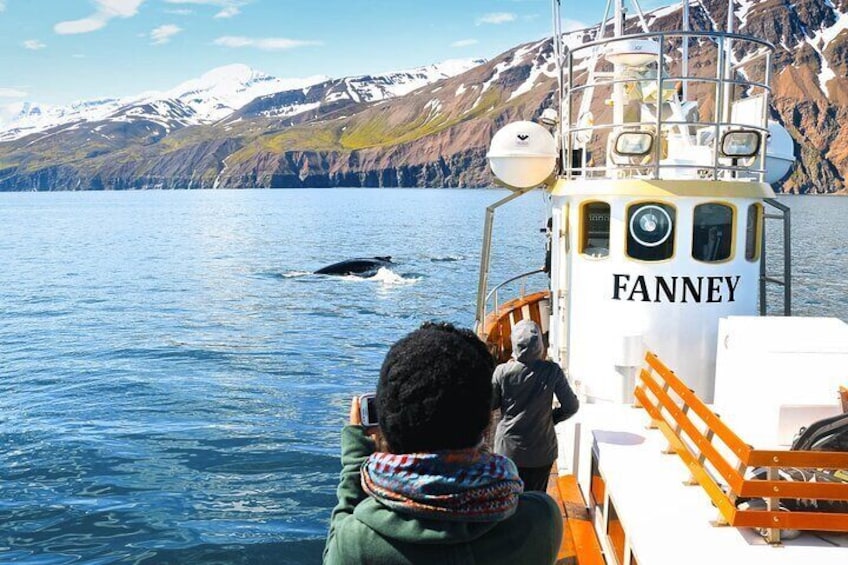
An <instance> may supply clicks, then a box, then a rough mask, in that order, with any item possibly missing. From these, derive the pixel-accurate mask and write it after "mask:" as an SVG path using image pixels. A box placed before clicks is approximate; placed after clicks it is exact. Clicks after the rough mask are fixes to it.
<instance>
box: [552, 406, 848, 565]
mask: <svg viewBox="0 0 848 565" xmlns="http://www.w3.org/2000/svg"><path fill="white" fill-rule="evenodd" d="M577 417H578V418H579V422H580V426H579V428H580V430H581V431H580V435H581V441H580V444H581V448H580V450H579V458H580V460H581V461H580V463H579V468H580V472H579V473H578V477H579V479H580V482H581V483H583V484H592V483H591V481H592V477H591V466H590V465H587V462H588V461H589V459H584V458H591V457H592V454H593V453H594V456H595V457H596V460H597V471H598V473H599V476H600V478H601V479H602V481H603V491H605V498H608V500H607V501H606V504H607V509H606V513H607V514H608V515H609V514H610V509H609V507H610V506H613V507H614V515H615V516H617V520H616V519H613V520H612V521H611V522H613V523H611V524H610V525H609V526H607V527H606V528H601V529H602V530H605V531H606V532H607V536H601V537H602V540H601V544H602V545H603V546H604V549H605V550H606V553H607V554H608V555H609V554H610V553H613V554H615V555H616V559H617V560H618V562H620V563H627V562H628V561H627V559H628V557H629V554H630V553H632V555H633V557H634V558H635V559H634V560H633V561H632V562H637V561H638V563H643V564H645V563H649V564H651V565H664V564H668V565H677V564H679V563H684V562H685V563H687V564H689V565H696V564H702V563H703V564H708V563H709V564H715V563H722V562H723V563H745V564H746V565H757V564H768V565H781V564H786V565H789V564H793V565H796V564H798V563H815V564H816V565H828V564H834V565H835V564H837V563H845V551H844V550H845V548H848V536H844V535H834V534H828V533H803V534H802V535H801V536H800V537H799V538H797V539H794V540H786V541H784V542H783V543H782V544H780V545H778V546H770V545H769V544H768V543H767V542H766V541H765V540H764V539H763V538H762V537H761V536H760V535H759V534H758V533H757V532H755V531H754V530H753V529H750V528H733V527H728V526H717V525H714V523H715V521H716V519H717V518H718V517H719V513H718V510H717V509H716V508H715V507H714V506H713V505H712V503H711V501H710V499H709V497H708V496H707V494H706V493H705V492H704V491H703V490H702V489H701V488H700V487H699V486H697V485H695V486H690V485H689V484H688V481H689V478H690V476H689V471H688V469H687V468H686V466H685V465H684V463H683V462H682V461H681V460H680V459H679V458H678V457H677V456H676V455H673V454H668V453H667V452H665V450H666V448H667V447H668V445H667V442H666V441H665V438H664V436H663V435H662V433H661V432H660V431H658V430H650V429H647V425H648V423H649V418H648V416H647V414H646V413H645V411H644V410H638V409H634V408H633V407H631V406H622V405H596V404H588V405H584V406H582V407H581V411H580V412H579V413H578V416H577ZM561 441H562V440H561ZM567 441H568V440H567V439H566V442H567ZM595 484H597V479H596V481H595ZM566 488H567V487H566ZM593 490H594V485H593ZM586 492H587V491H584V494H585V493H586ZM595 492H600V491H595ZM590 504H591V502H590ZM594 519H595V520H599V513H596V515H595V516H594ZM572 535H573V532H572ZM604 537H606V538H607V539H603V538H604ZM616 547H617V548H618V549H616ZM579 562H580V563H584V562H583V561H579ZM608 562H610V563H613V562H614V561H612V560H609V559H608Z"/></svg>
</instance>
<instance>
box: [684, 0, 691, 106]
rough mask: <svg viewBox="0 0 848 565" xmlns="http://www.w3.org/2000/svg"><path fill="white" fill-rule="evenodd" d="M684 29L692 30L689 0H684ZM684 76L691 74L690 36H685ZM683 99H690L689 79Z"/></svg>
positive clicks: (685, 83) (685, 84)
mask: <svg viewBox="0 0 848 565" xmlns="http://www.w3.org/2000/svg"><path fill="white" fill-rule="evenodd" d="M683 31H690V27H689V0H683ZM683 76H684V77H688V76H689V36H684V37H683ZM683 100H684V101H686V100H689V81H688V80H684V81H683Z"/></svg>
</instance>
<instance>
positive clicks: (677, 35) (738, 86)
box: [562, 30, 775, 182]
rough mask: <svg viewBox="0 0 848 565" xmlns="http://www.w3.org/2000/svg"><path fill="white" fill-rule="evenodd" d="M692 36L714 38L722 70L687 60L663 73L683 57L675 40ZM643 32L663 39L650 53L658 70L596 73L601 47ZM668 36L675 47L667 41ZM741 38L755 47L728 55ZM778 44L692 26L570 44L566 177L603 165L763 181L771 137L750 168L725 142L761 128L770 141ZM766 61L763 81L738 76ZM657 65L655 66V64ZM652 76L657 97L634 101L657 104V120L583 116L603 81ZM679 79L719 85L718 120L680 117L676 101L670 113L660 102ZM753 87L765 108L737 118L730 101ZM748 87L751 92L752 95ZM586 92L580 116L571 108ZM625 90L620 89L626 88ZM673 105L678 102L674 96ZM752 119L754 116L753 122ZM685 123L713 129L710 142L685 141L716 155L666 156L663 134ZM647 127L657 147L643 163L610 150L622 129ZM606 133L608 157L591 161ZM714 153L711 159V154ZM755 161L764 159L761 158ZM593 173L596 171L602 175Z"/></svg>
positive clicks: (618, 83) (653, 174) (633, 81)
mask: <svg viewBox="0 0 848 565" xmlns="http://www.w3.org/2000/svg"><path fill="white" fill-rule="evenodd" d="M693 38H694V39H699V38H700V39H703V38H706V39H709V40H711V41H712V42H713V43H714V44H715V45H716V48H717V57H718V64H717V68H716V73H715V74H714V75H712V73H711V75H712V76H708V75H707V74H703V75H699V74H697V73H698V71H694V73H692V72H690V70H689V67H688V66H687V65H685V64H684V71H683V72H682V73H680V72H675V73H674V75H673V76H665V75H664V71H663V69H665V68H666V67H668V68H669V69H671V63H670V62H669V61H671V62H677V60H678V58H677V55H676V51H675V50H674V49H673V46H674V45H676V44H677V43H679V42H684V43H685V42H688V41H689V40H691V39H693ZM643 39H649V40H652V41H654V42H655V43H656V46H657V53H656V54H653V53H652V54H651V57H652V58H653V59H654V61H653V63H651V64H652V65H653V64H655V65H656V69H655V70H654V71H653V73H652V74H656V76H655V77H651V76H650V75H647V74H646V75H645V76H621V75H617V74H610V73H608V72H603V73H598V72H595V70H594V69H595V67H596V66H597V64H598V58H599V57H601V56H602V54H603V47H605V46H610V45H613V44H615V43H617V42H622V41H633V40H643ZM669 42H670V45H671V46H672V47H669ZM742 43H744V44H747V45H749V46H751V49H752V50H753V51H754V53H753V54H752V55H750V56H748V57H746V58H745V60H744V61H733V60H732V58H731V56H730V53H731V45H733V46H738V45H739V44H742ZM774 49H775V48H774V45H773V44H772V43H771V42H769V41H766V40H762V39H759V38H756V37H751V36H747V35H743V34H738V33H728V32H719V31H689V30H684V31H670V32H664V31H663V32H646V33H637V34H626V35H622V36H616V37H608V38H602V39H598V40H596V41H591V42H588V43H584V44H582V45H579V46H576V47H574V48H572V49H571V50H570V51H569V52H568V53H567V61H566V63H567V81H566V85H567V88H566V92H565V99H566V100H565V102H566V109H567V116H565V117H564V119H563V123H562V134H563V136H564V140H565V143H564V149H565V151H566V155H565V156H564V157H563V161H562V162H563V164H564V173H565V176H566V178H573V177H574V176H575V175H583V176H584V177H585V176H587V175H589V174H590V173H594V172H595V171H599V172H600V174H601V175H603V176H605V177H610V176H611V175H612V176H613V177H615V178H620V177H621V175H622V174H629V175H637V176H640V177H646V178H654V179H659V178H665V177H666V176H668V178H678V177H679V176H680V175H681V174H682V175H684V177H686V178H688V177H689V176H693V175H694V176H697V177H698V178H704V176H705V175H708V176H709V177H710V178H712V179H714V180H718V179H720V178H730V179H733V180H741V179H745V180H759V181H760V182H763V180H764V178H765V174H766V168H765V163H766V143H764V142H761V143H760V147H759V150H758V153H757V156H756V157H757V159H756V160H753V163H752V166H747V167H744V166H743V167H740V166H739V165H738V163H737V161H738V160H737V159H735V158H734V157H733V156H728V155H724V154H723V153H722V152H721V150H720V147H719V143H720V140H721V137H722V135H723V134H724V133H725V132H727V131H732V130H735V129H744V130H753V131H756V132H758V133H759V135H760V137H761V140H765V138H766V137H767V135H768V128H767V120H768V112H767V108H768V104H769V97H770V93H771V88H770V87H769V81H770V77H771V61H772V57H773V52H774ZM586 59H589V60H591V63H590V65H589V78H588V79H587V81H586V82H585V83H583V82H582V81H577V80H575V76H574V74H575V72H577V70H578V69H579V70H581V71H582V70H585V65H584V64H583V63H581V64H580V65H579V66H577V65H576V64H575V62H576V61H585V60H586ZM763 61H764V67H765V68H764V71H763V72H764V75H763V77H764V80H754V78H755V77H752V78H750V79H749V78H748V77H747V76H745V75H742V76H741V77H740V75H739V73H741V72H742V69H744V68H745V67H748V66H751V65H762V64H763ZM667 63H668V65H667ZM575 67H577V68H575ZM616 68H618V67H616ZM651 68H652V69H653V67H651ZM651 83H654V84H653V86H643V88H651V89H653V88H656V94H655V96H656V101H653V100H652V99H651V100H650V101H649V100H646V99H644V98H641V97H640V98H638V99H636V98H634V99H633V100H631V101H635V100H639V99H641V100H642V104H643V105H644V104H648V105H655V106H656V111H655V114H656V117H655V118H651V119H652V120H653V121H650V122H649V121H643V120H639V121H634V122H627V123H626V124H619V123H603V124H591V123H584V119H585V115H584V114H585V113H586V112H587V111H588V106H587V103H586V102H587V100H589V99H591V98H592V95H593V93H594V92H595V91H596V89H597V88H599V87H606V88H613V89H620V88H622V87H623V86H625V85H628V84H629V85H635V87H639V86H640V85H650V84H651ZM675 83H682V84H684V85H685V87H686V88H685V89H684V90H687V91H688V87H689V85H690V84H693V83H694V84H701V85H705V86H706V85H714V87H715V115H714V116H713V117H714V119H713V120H709V121H703V120H698V121H697V122H688V121H681V119H680V118H684V119H685V116H682V115H679V114H680V112H681V110H680V106H679V105H678V106H677V107H676V108H677V110H676V111H675V110H674V108H672V116H671V117H672V118H673V119H670V120H669V119H667V118H666V117H664V116H663V111H662V106H663V105H664V104H666V103H667V102H669V100H667V99H666V95H665V92H666V91H667V90H668V88H669V86H670V85H672V84H675ZM752 89H755V90H757V91H762V97H763V110H762V115H758V116H756V119H755V120H750V119H739V118H736V119H731V106H732V105H733V104H734V103H735V102H736V101H738V100H741V99H744V98H745V97H746V96H747V95H750V94H751V92H752ZM616 92H618V90H616ZM637 92H640V91H637ZM736 92H739V93H742V94H741V95H738V96H737V95H736V94H735V93H736ZM744 93H747V95H746V94H744ZM581 95H582V97H583V99H582V100H581V102H580V104H579V107H580V109H579V115H577V116H575V115H574V114H573V108H575V107H576V106H577V104H576V102H577V98H578V97H579V96H581ZM619 96H621V94H620V93H619ZM652 96H653V95H652ZM616 100H617V102H618V103H624V101H623V100H618V99H616ZM672 106H674V103H673V102H672ZM649 111H650V112H654V110H653V109H649ZM675 112H676V113H677V114H678V115H677V116H675ZM637 119H638V118H637ZM575 120H576V121H575ZM613 121H614V122H620V121H621V119H620V118H618V119H614V120H613ZM752 121H753V122H754V123H751V122H752ZM687 126H688V127H690V128H691V127H701V128H702V129H707V128H712V129H713V136H712V141H711V142H706V141H705V142H703V143H700V142H699V141H698V138H697V137H696V138H695V139H693V140H692V141H687V144H688V143H693V144H695V145H698V146H699V147H708V148H709V149H710V155H709V156H707V155H706V154H703V153H701V154H697V155H698V156H697V157H696V158H695V162H693V161H691V160H689V161H687V159H685V158H679V155H678V156H677V157H674V156H673V157H671V158H668V156H667V155H666V156H665V157H664V156H663V151H667V150H666V149H664V147H667V146H665V145H663V143H664V142H665V141H664V140H666V139H667V137H666V136H667V135H671V133H672V132H673V131H674V130H675V128H677V129H678V130H680V132H679V133H680V134H683V133H684V128H686V127H687ZM646 127H647V128H648V131H653V132H654V135H655V137H656V139H655V142H654V143H653V148H652V150H651V153H650V154H649V155H648V156H647V157H646V159H645V160H643V162H641V163H639V164H633V163H626V162H625V163H621V162H616V160H615V159H614V155H613V154H612V153H611V152H610V151H611V149H610V143H611V142H612V139H613V136H614V135H615V133H616V132H617V131H619V130H620V129H621V128H637V129H638V128H643V130H644V128H646ZM596 132H598V134H599V135H600V136H601V137H600V139H598V138H595V139H594V140H593V139H592V138H593V137H594V135H595V133H596ZM691 135H692V134H691V133H690V132H688V131H687V133H686V134H685V135H684V137H685V136H689V137H691ZM604 138H606V152H607V156H606V159H604V161H603V162H604V163H605V166H603V167H591V168H590V167H589V162H588V161H587V153H586V151H587V150H588V149H587V148H588V147H590V146H592V147H594V148H595V149H597V148H600V151H601V152H602V151H603V146H604ZM575 147H576V148H578V149H580V148H582V149H584V152H583V162H582V163H580V164H572V161H571V159H570V158H567V157H568V156H569V155H571V154H573V151H574V149H575ZM678 153H679V152H678ZM708 158H709V161H708V160H707V159H708ZM756 163H759V165H757V164H756ZM616 175H617V176H616ZM593 176H597V174H595V175H593Z"/></svg>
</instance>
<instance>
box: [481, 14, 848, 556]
mask: <svg viewBox="0 0 848 565" xmlns="http://www.w3.org/2000/svg"><path fill="white" fill-rule="evenodd" d="M689 4H690V1H689V0H683V2H681V6H680V9H681V13H682V15H683V17H682V18H681V21H682V25H681V29H678V30H672V31H669V30H668V29H664V30H654V29H651V28H650V26H649V25H648V23H647V22H648V20H649V18H646V16H645V14H644V13H643V11H642V10H641V7H640V5H639V3H638V1H635V0H634V1H626V0H607V2H606V9H605V12H604V15H603V19H602V20H601V24H600V26H599V27H598V28H596V30H597V31H596V32H595V37H593V38H592V39H591V41H586V42H581V41H571V42H570V43H569V44H566V41H565V39H564V35H563V33H562V30H561V29H560V25H559V22H560V19H561V14H560V10H561V7H560V3H559V1H558V0H554V1H553V13H554V33H553V51H554V59H555V63H556V65H555V66H556V72H557V76H558V77H559V85H558V93H557V96H556V97H555V98H554V100H555V103H554V106H555V107H554V108H550V109H546V110H545V111H544V112H542V113H541V115H540V116H538V118H537V120H536V121H529V120H528V121H519V122H515V123H511V124H508V125H506V126H505V127H503V128H502V129H501V130H499V131H498V132H497V133H496V134H495V135H494V136H493V138H492V142H491V147H490V149H489V152H488V155H487V157H488V160H489V163H490V166H491V168H492V171H493V173H494V175H495V177H496V178H497V179H498V180H499V182H500V183H501V184H502V185H503V186H505V187H507V188H509V189H510V191H511V192H510V194H509V195H507V196H506V197H505V198H503V199H501V200H499V201H498V202H495V203H494V204H492V205H491V206H490V207H489V208H487V210H486V217H485V224H484V234H483V248H482V253H481V265H480V277H479V283H478V289H477V310H476V330H477V332H478V335H479V336H480V337H481V339H483V340H484V341H485V342H486V343H487V344H488V345H489V347H490V349H491V350H492V352H493V354H494V355H495V356H497V357H498V359H499V360H500V361H504V360H506V359H508V358H509V356H510V353H511V350H510V349H511V345H510V339H509V336H510V330H511V328H512V327H513V326H514V325H515V323H516V322H518V321H519V320H522V319H532V320H534V321H536V322H537V323H538V324H539V326H540V327H541V329H542V332H543V333H544V335H545V339H546V345H547V352H548V357H549V358H550V359H551V360H553V361H555V362H557V363H558V364H560V366H561V367H562V368H563V370H564V372H565V374H566V375H567V378H568V379H569V382H570V384H571V385H572V387H573V388H574V390H575V391H576V392H577V394H578V396H579V397H580V399H581V401H582V402H581V409H580V411H579V412H578V414H577V415H576V416H575V417H574V418H572V419H570V420H568V421H567V422H565V423H562V424H560V425H559V426H558V428H557V434H558V437H559V445H560V457H559V459H558V461H557V464H556V473H557V479H556V481H554V482H553V483H552V484H553V487H552V489H551V493H552V494H553V495H554V496H555V497H557V498H558V500H560V502H561V505H562V509H563V514H564V519H565V524H566V528H565V534H564V538H563V542H562V549H561V552H560V557H561V562H576V563H580V564H585V563H607V564H617V565H631V564H636V563H638V564H640V565H660V564H666V563H668V564H672V563H673V564H677V563H687V564H693V563H711V564H714V563H721V562H725V563H774V564H781V563H793V564H797V563H805V562H806V563H815V564H816V565H822V564H829V563H845V562H846V560H848V475H846V471H845V470H846V469H848V453H846V452H840V451H835V450H831V449H824V450H818V451H809V450H798V449H794V450H793V449H791V444H792V442H793V439H794V438H795V437H796V435H797V434H798V432H799V431H801V430H802V429H803V428H809V427H810V426H811V425H812V424H813V423H814V422H818V421H822V420H825V421H827V419H831V420H833V419H834V418H837V417H838V416H839V415H840V414H842V413H844V412H845V411H848V391H846V389H845V386H846V385H848V324H845V323H844V322H842V321H841V320H838V319H836V318H804V317H795V316H792V315H791V311H792V305H791V261H790V254H789V251H790V249H789V247H790V244H791V240H790V219H791V210H790V209H789V207H787V206H786V205H785V204H784V203H783V202H781V200H780V199H778V198H777V197H776V195H775V192H774V190H773V188H772V186H771V185H772V184H773V183H775V182H777V181H779V180H780V179H781V178H782V177H784V176H785V175H786V173H787V172H788V171H789V170H790V168H791V167H792V165H793V161H794V156H793V155H794V144H793V141H792V139H791V137H790V136H789V134H788V133H787V132H786V130H785V129H784V128H783V127H782V126H781V125H780V124H778V123H775V122H772V121H770V120H769V115H770V114H769V98H770V88H769V81H770V78H771V74H772V66H773V62H774V57H775V55H774V46H773V45H771V44H770V43H769V42H767V41H765V40H763V39H760V38H756V37H752V36H749V35H745V34H743V33H737V32H736V31H735V30H734V28H733V22H734V19H733V18H734V16H733V13H734V10H733V2H732V0H729V1H728V8H727V13H728V21H727V26H726V29H725V30H723V31H714V30H710V31H699V30H695V29H692V26H690V25H689V20H690V14H689V8H690V6H689ZM628 9H630V10H631V12H632V15H630V16H628ZM538 190H542V191H544V192H545V193H546V198H547V200H548V201H549V220H548V224H547V228H546V232H547V248H548V249H547V259H546V266H545V268H542V269H537V270H533V271H530V272H528V273H519V274H516V275H515V276H513V277H510V278H509V279H507V280H506V281H503V282H499V283H497V284H490V281H489V272H490V264H491V260H492V255H493V249H492V230H493V224H494V221H495V214H496V211H497V209H498V208H500V207H501V206H504V205H506V204H508V203H509V202H511V201H514V200H515V199H517V198H520V197H522V196H524V195H526V194H529V193H531V192H534V191H538ZM767 221H769V222H772V223H771V224H770V226H773V228H774V229H770V230H766V222H767ZM537 227H538V226H532V227H530V229H534V230H535V229H536V228H537ZM781 232H782V236H783V237H778V238H775V240H774V241H771V242H770V244H769V247H768V249H769V250H770V251H769V256H768V258H767V257H766V253H765V250H766V241H765V238H766V234H767V233H769V234H774V233H778V234H780V233H781ZM775 250H777V251H775ZM540 254H541V252H540ZM767 259H768V260H767ZM519 284H520V285H521V286H522V290H521V291H520V292H516V295H514V296H511V297H508V298H509V299H508V300H506V301H505V302H501V299H502V298H504V296H506V295H507V289H508V288H511V287H514V286H517V285H519ZM533 285H535V287H534V286H533ZM524 289H527V290H526V291H525V290H524ZM790 470H801V471H799V472H802V475H801V478H800V479H799V478H798V477H797V476H791V473H790ZM804 470H806V474H803V471H804ZM805 477H806V478H805ZM809 477H815V479H810V478H809ZM778 548H779V549H778Z"/></svg>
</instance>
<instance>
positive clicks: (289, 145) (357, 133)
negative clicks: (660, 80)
mask: <svg viewBox="0 0 848 565" xmlns="http://www.w3.org/2000/svg"><path fill="white" fill-rule="evenodd" d="M735 8H736V9H735V11H734V17H735V22H736V23H735V25H736V27H737V30H739V31H742V32H747V33H751V34H752V35H755V36H757V37H761V38H764V39H767V40H769V41H771V42H773V43H774V44H775V45H777V46H778V47H777V49H778V55H777V57H776V68H775V73H774V80H773V84H774V97H773V101H774V107H773V110H772V112H773V116H774V117H775V118H776V119H778V120H779V121H781V122H782V123H783V124H784V125H785V126H786V127H787V129H788V130H789V131H790V133H791V134H792V136H793V137H794V139H795V140H796V142H797V147H796V150H797V153H798V155H797V157H798V159H799V164H798V166H797V167H796V169H795V170H794V171H793V173H792V174H791V175H790V176H789V177H788V178H787V179H786V180H785V181H784V183H783V189H784V190H785V191H789V192H796V193H833V192H845V191H846V174H848V78H846V77H847V76H848V0H792V1H790V0H754V1H746V2H738V3H737V4H736V6H735ZM649 20H650V21H651V25H652V28H654V29H677V28H679V26H680V13H679V11H677V10H669V9H664V10H658V11H656V12H654V13H653V14H652V15H649ZM726 20H727V3H726V2H725V1H724V0H701V1H700V2H696V3H693V4H692V22H693V25H695V26H696V27H699V28H701V29H711V28H715V27H717V28H718V29H724V22H725V21H726ZM593 33H594V32H593V31H592V30H587V31H584V32H578V33H575V34H571V36H570V37H569V41H570V42H574V41H578V42H580V41H584V40H588V39H591V37H592V35H593ZM739 55H740V56H744V54H739ZM698 56H699V55H698V53H697V52H694V53H693V57H694V58H697V57H698ZM704 64H708V63H704ZM429 76H431V75H428V77H429ZM554 76H555V73H554V69H553V65H552V53H551V42H550V40H540V41H537V42H534V43H528V44H525V45H521V46H519V47H516V48H514V49H512V50H510V51H508V52H506V53H503V54H502V55H500V56H499V57H497V58H495V59H493V60H491V61H488V62H485V63H483V64H480V65H478V66H475V67H473V68H471V69H470V70H467V71H465V72H462V73H460V74H457V75H456V76H451V77H449V78H445V79H442V80H440V81H438V82H432V81H431V80H428V79H427V77H425V78H421V77H418V79H416V78H415V77H407V78H406V79H403V80H406V81H407V82H405V83H404V84H406V85H413V86H415V85H417V84H418V83H415V82H414V80H421V81H423V83H425V84H426V86H424V87H423V88H418V89H417V90H414V91H412V92H409V93H406V92H405V91H401V92H395V93H392V92H391V91H390V87H391V84H388V83H387V84H382V85H381V82H380V80H377V81H371V82H369V81H368V80H364V79H369V78H371V77H358V79H340V80H332V81H325V82H323V83H320V84H314V85H310V86H307V87H304V88H297V89H291V90H287V91H282V92H276V93H270V94H264V95H262V96H259V97H257V98H255V99H254V100H252V101H251V102H249V103H247V104H246V105H243V106H241V107H240V108H239V109H237V110H236V111H234V112H233V113H231V114H230V115H229V116H228V117H226V118H224V119H221V120H219V121H216V122H214V123H211V124H204V123H200V124H198V123H196V120H195V122H192V111H193V110H192V108H187V107H186V106H185V105H184V104H181V103H180V101H179V100H177V101H171V102H168V103H159V104H156V105H154V106H151V107H142V108H138V107H136V108H126V107H124V108H121V109H120V110H119V111H118V113H115V114H113V115H111V116H109V117H106V118H102V119H97V120H83V121H78V122H74V123H71V124H64V125H62V126H57V127H55V128H52V129H49V130H47V131H44V132H39V133H36V134H32V135H28V136H25V137H20V138H18V139H14V140H12V141H8V142H5V143H0V190H79V189H142V188H221V187H226V188H240V187H329V186H380V187H394V186H451V187H452V186H486V185H490V184H492V182H493V179H492V177H491V175H490V173H489V171H488V167H487V166H486V162H485V153H486V150H487V147H488V143H489V140H490V139H491V136H492V134H493V132H494V131H495V130H497V128H499V127H500V126H502V125H503V124H505V123H507V122H509V121H512V120H515V119H533V118H535V117H537V116H538V115H539V114H540V112H541V110H542V109H543V108H545V107H547V106H551V105H553V98H554V87H555V79H554ZM381 80H383V79H381ZM386 80H388V79H386ZM390 82H391V81H390ZM363 84H365V85H366V86H363ZM392 84H393V83H392ZM408 88H411V87H408ZM408 88H407V90H408ZM148 106H150V105H149V104H148Z"/></svg>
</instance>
